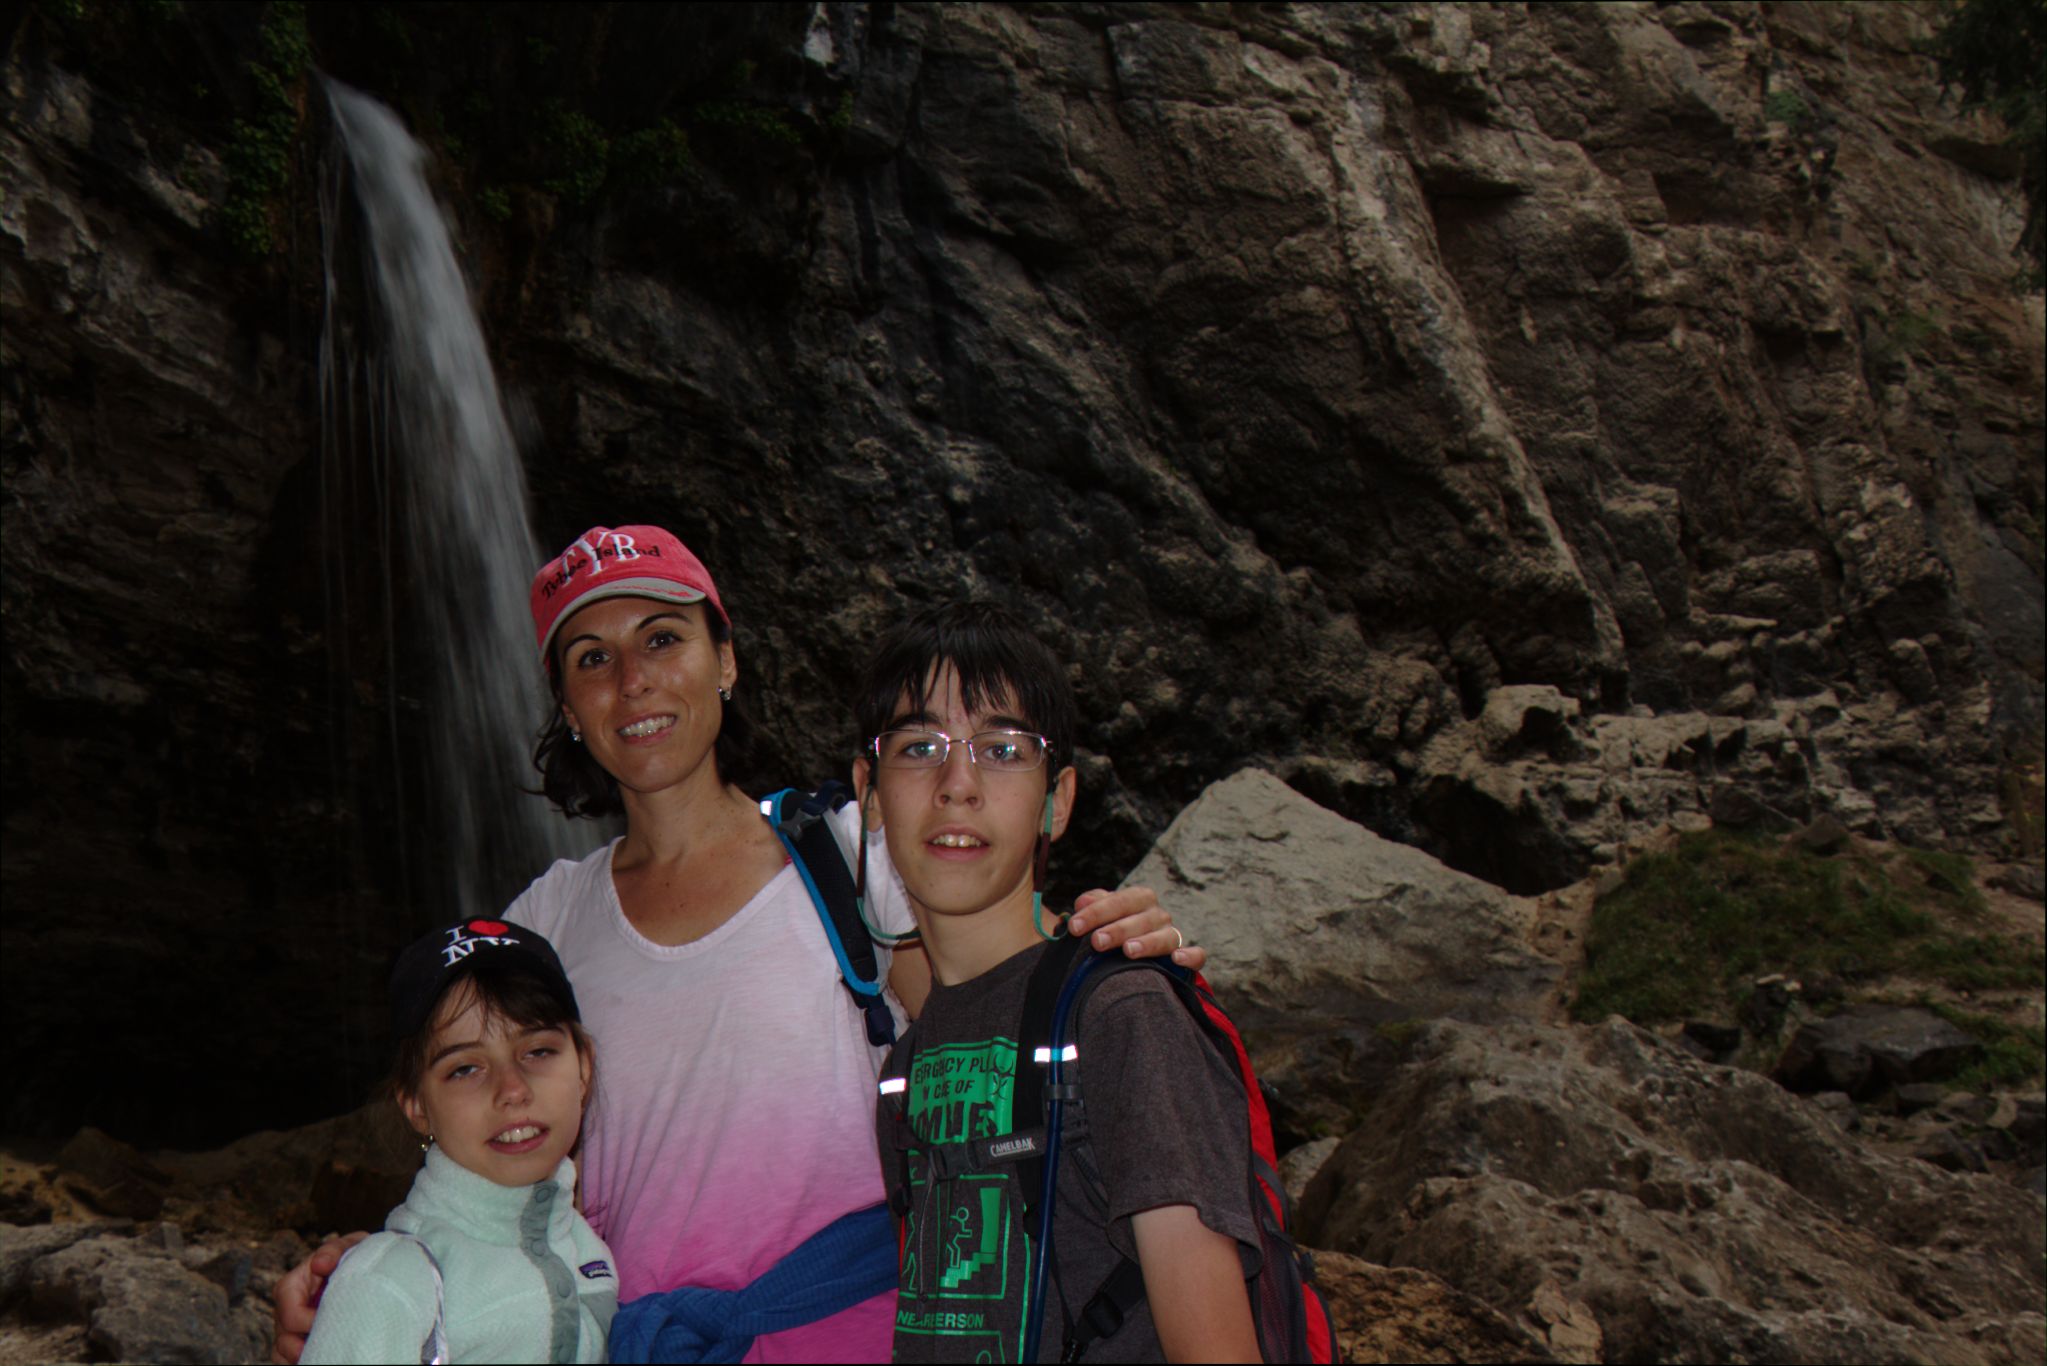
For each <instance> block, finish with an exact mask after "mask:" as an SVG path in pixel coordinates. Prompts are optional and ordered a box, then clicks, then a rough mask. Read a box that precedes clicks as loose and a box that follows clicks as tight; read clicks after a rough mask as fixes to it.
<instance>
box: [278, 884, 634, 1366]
mask: <svg viewBox="0 0 2047 1366" xmlns="http://www.w3.org/2000/svg"><path fill="white" fill-rule="evenodd" d="M391 1010H392V1024H393V1032H394V1033H395V1034H396V1035H397V1036H398V1039H399V1044H398V1061H397V1065H396V1067H395V1068H394V1069H393V1081H392V1090H393V1093H394V1095H395V1097H396V1099H397V1102H398V1106H399V1108H400V1109H401V1110H403V1111H404V1113H405V1118H406V1119H407V1120H408V1121H409V1122H410V1123H411V1125H412V1127H413V1128H414V1129H416V1130H418V1131H419V1133H420V1134H421V1135H422V1136H423V1140H424V1141H423V1142H422V1144H421V1146H422V1147H423V1148H425V1150H426V1165H425V1166H424V1167H422V1168H421V1169H420V1173H419V1176H418V1178H417V1179H415V1180H414V1181H413V1183H412V1191H411V1193H410V1194H409V1195H407V1196H406V1198H405V1203H404V1204H402V1205H400V1206H399V1207H398V1208H397V1209H395V1210H393V1211H391V1217H390V1218H389V1219H387V1220H385V1221H384V1228H385V1231H384V1232H383V1233H378V1234H373V1235H372V1236H370V1237H369V1238H368V1239H366V1240H364V1241H363V1242H362V1243H361V1244H360V1245H359V1246H357V1247H356V1248H355V1249H354V1250H352V1251H351V1252H350V1253H349V1254H348V1255H347V1256H346V1257H344V1258H343V1259H342V1262H341V1265H340V1267H339V1268H338V1269H337V1270H336V1271H335V1273H334V1276H333V1278H332V1280H330V1281H329V1282H328V1284H327V1289H326V1293H325V1295H324V1296H323V1297H322V1298H321V1301H320V1314H319V1319H318V1321H317V1322H316V1323H315V1324H314V1326H313V1333H312V1336H311V1337H310V1338H309V1339H308V1340H307V1342H306V1350H305V1354H304V1356H302V1357H301V1358H300V1360H301V1361H304V1362H358V1361H360V1362H442V1361H452V1362H468V1361H548V1362H570V1361H578V1362H580V1361H603V1360H604V1341H605V1335H606V1332H607V1331H608V1330H609V1328H610V1326H611V1317H612V1314H613V1313H614V1312H615V1311H616V1310H617V1308H618V1278H617V1275H616V1273H615V1272H614V1270H613V1268H612V1265H611V1253H610V1251H609V1249H607V1248H606V1247H605V1246H604V1243H603V1240H601V1239H600V1238H598V1236H597V1235H596V1233H594V1232H593V1231H592V1230H591V1228H590V1226H589V1225H588V1224H587V1223H585V1222H584V1221H583V1216H582V1215H580V1214H578V1213H577V1212H576V1210H575V1207H574V1205H573V1203H572V1201H573V1196H574V1193H575V1186H576V1168H575V1164H574V1163H572V1162H571V1161H569V1157H568V1153H569V1149H570V1148H572V1147H574V1146H575V1142H576V1135H577V1134H578V1133H579V1132H580V1131H581V1129H582V1124H583V1108H584V1106H585V1104H586V1103H587V1102H588V1101H589V1098H590V1075H591V1055H590V1041H589V1039H588V1038H587V1037H586V1036H585V1035H584V1033H583V1028H582V1024H581V1022H580V1021H581V1015H580V1013H579V1012H578V1011H577V1009H576V997H575V993H574V992H572V991H571V990H570V989H569V981H568V977H567V976H566V975H565V974H564V973H563V971H562V966H561V960H560V959H558V958H557V957H556V956H555V952H554V949H553V947H552V946H551V945H549V944H548V942H547V941H546V940H545V939H543V938H541V937H540V936H539V935H537V934H535V933H534V932H533V931H531V930H529V929H526V928H524V927H523V926H520V925H515V924H512V923H511V922H510V921H506V920H466V921H463V922H462V923H460V924H456V925H450V926H448V927H447V928H445V929H442V930H437V931H435V932H434V933H433V934H430V935H428V936H426V937H425V938H424V939H421V940H420V941H419V942H418V943H416V944H414V945H413V946H412V947H411V948H409V949H407V950H406V951H405V953H404V954H403V956H401V957H400V958H399V960H398V965H397V967H396V968H394V969H393V970H392V973H391Z"/></svg>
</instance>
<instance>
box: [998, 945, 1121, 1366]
mask: <svg viewBox="0 0 2047 1366" xmlns="http://www.w3.org/2000/svg"><path fill="white" fill-rule="evenodd" d="M1103 956H1104V955H1103V954H1101V953H1100V952H1093V953H1089V954H1088V955H1087V957H1085V958H1083V959H1081V960H1080V965H1079V966H1078V967H1076V968H1075V969H1074V970H1073V973H1072V975H1071V976H1069V977H1068V978H1067V979H1066V985H1065V986H1063V987H1061V988H1060V990H1059V999H1058V1001H1057V1002H1056V1003H1055V1004H1054V1005H1053V1007H1052V1036H1051V1038H1050V1039H1049V1040H1048V1041H1047V1042H1048V1044H1049V1045H1050V1046H1049V1048H1048V1049H1047V1051H1048V1052H1049V1053H1050V1054H1051V1057H1050V1060H1049V1061H1048V1062H1047V1063H1046V1064H1045V1067H1046V1072H1045V1095H1046V1096H1047V1097H1048V1100H1047V1103H1046V1106H1045V1184H1044V1187H1043V1189H1042V1190H1041V1191H1040V1193H1039V1195H1038V1206H1039V1208H1038V1250H1037V1255H1036V1256H1035V1257H1034V1258H1032V1261H1033V1263H1034V1265H1033V1266H1032V1268H1031V1281H1030V1291H1029V1293H1028V1294H1027V1295H1026V1296H1025V1297H1024V1339H1023V1355H1022V1356H1021V1357H1019V1358H1018V1360H1020V1361H1027V1362H1028V1361H1036V1360H1037V1359H1038V1340H1039V1337H1040V1335H1041V1332H1042V1330H1043V1328H1044V1324H1045V1273H1046V1269H1047V1268H1048V1267H1049V1266H1050V1265H1051V1260H1052V1259H1051V1252H1052V1205H1053V1195H1054V1193H1055V1190H1056V1188H1057V1185H1058V1180H1059V1121H1060V1117H1061V1114H1062V1112H1063V1111H1064V1108H1065V1104H1066V1103H1065V1101H1064V1100H1062V1099H1061V1098H1060V1094H1059V1093H1060V1087H1061V1083H1063V1082H1064V1081H1065V1079H1066V1059H1065V1057H1064V1054H1065V1051H1066V1017H1067V1015H1068V1014H1069V1013H1071V1011H1072V1009H1073V998H1074V996H1075V995H1076V994H1078V992H1079V990H1080V984H1081V983H1082V982H1084V981H1086V980H1087V975H1088V974H1089V973H1090V972H1093V971H1094V969H1095V964H1097V963H1099V962H1101V961H1102V958H1103ZM1040 999H1042V998H1040ZM1015 1122H1016V1117H1012V1119H1011V1123H1012V1124H1013V1123H1015Z"/></svg>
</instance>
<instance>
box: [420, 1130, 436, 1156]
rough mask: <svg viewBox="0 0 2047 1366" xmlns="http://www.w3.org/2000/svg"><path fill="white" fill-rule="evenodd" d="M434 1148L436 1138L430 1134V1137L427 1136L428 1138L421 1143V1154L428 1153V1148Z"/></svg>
mask: <svg viewBox="0 0 2047 1366" xmlns="http://www.w3.org/2000/svg"><path fill="white" fill-rule="evenodd" d="M433 1146H434V1136H433V1135H432V1134H428V1135H427V1136H426V1137H425V1138H422V1139H421V1140H420V1141H419V1150H420V1151H421V1152H425V1151H426V1150H427V1149H428V1148H431V1147H433Z"/></svg>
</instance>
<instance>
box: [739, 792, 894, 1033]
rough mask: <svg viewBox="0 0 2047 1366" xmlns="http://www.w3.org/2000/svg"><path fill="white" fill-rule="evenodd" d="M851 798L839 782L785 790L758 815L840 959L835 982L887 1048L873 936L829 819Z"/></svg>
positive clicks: (888, 1023)
mask: <svg viewBox="0 0 2047 1366" xmlns="http://www.w3.org/2000/svg"><path fill="white" fill-rule="evenodd" d="M851 799H852V794H851V793H850V792H848V791H847V790H846V785H845V784H844V783H840V782H837V781H833V782H828V783H826V784H825V785H824V786H822V787H820V788H818V790H817V791H815V792H803V791H801V790H799V789H797V788H793V787H786V788H783V789H782V790H781V791H780V792H777V793H775V794H774V795H773V796H772V797H769V798H767V799H766V800H765V801H763V802H762V803H761V814H762V815H763V816H765V817H767V820H768V824H769V825H771V826H772V827H774V831H775V834H776V835H777V836H778V837H779V838H780V839H781V841H782V847H783V848H784V849H785V850H787V851H788V854H789V860H790V862H792V863H794V864H795V865H796V873H797V876H798V877H800V878H802V879H803V885H804V888H805V889H806V890H807V891H808V892H809V893H810V900H811V904H812V905H813V906H815V907H816V908H817V914H818V919H819V920H821V921H822V922H823V923H824V928H825V934H826V936H827V937H828V938H829V939H830V940H831V945H832V956H833V957H834V958H836V959H837V960H838V964H839V981H840V982H841V983H842V984H843V985H844V986H845V988H846V991H847V993H848V994H849V995H851V996H852V998H853V1004H855V1005H857V1006H859V1007H860V1010H861V1013H862V1014H863V1015H864V1016H865V1017H866V1020H867V1041H868V1042H869V1043H871V1044H873V1045H874V1046H875V1047H876V1048H886V1047H888V1045H890V1044H892V1043H894V1042H895V1041H896V1021H895V1016H894V1015H892V1014H891V1013H890V1012H889V1008H888V1000H887V998H886V997H884V996H883V995H882V987H883V985H884V983H883V981H882V979H881V968H880V963H879V960H878V959H877V957H876V956H875V952H874V936H872V935H870V934H869V933H868V932H867V924H866V922H865V921H863V920H862V919H861V918H860V904H859V901H858V899H857V894H856V893H855V891H854V888H853V871H852V869H850V868H848V867H847V866H846V853H845V850H843V849H841V848H840V847H839V839H838V836H836V835H834V834H833V833H832V826H831V821H830V820H829V819H827V818H828V817H829V816H830V815H831V814H832V812H834V811H836V810H838V809H839V808H840V807H842V806H844V805H845V804H846V803H847V802H848V801H850V800H851Z"/></svg>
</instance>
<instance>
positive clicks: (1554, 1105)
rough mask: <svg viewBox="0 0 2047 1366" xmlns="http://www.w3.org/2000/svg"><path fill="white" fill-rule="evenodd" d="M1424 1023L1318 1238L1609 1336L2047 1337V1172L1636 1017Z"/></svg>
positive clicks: (1960, 1350)
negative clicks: (2027, 1188)
mask: <svg viewBox="0 0 2047 1366" xmlns="http://www.w3.org/2000/svg"><path fill="white" fill-rule="evenodd" d="M1410 1047H1411V1050H1412V1052H1411V1058H1410V1060H1409V1061H1408V1062H1407V1063H1406V1064H1405V1065H1404V1066H1403V1067H1402V1068H1401V1069H1400V1070H1399V1071H1398V1072H1397V1073H1396V1074H1395V1076H1394V1078H1393V1080H1392V1082H1391V1084H1390V1085H1389V1086H1388V1087H1387V1088H1386V1089H1385V1091H1384V1092H1383V1093H1382V1094H1380V1095H1379V1096H1377V1097H1376V1098H1375V1099H1374V1101H1373V1103H1372V1105H1371V1109H1370V1113H1369V1122H1368V1123H1367V1125H1366V1126H1365V1127H1363V1128H1361V1129H1360V1130H1358V1131H1357V1132H1356V1133H1354V1134H1352V1136H1351V1137H1350V1138H1349V1139H1347V1140H1346V1141H1345V1143H1344V1145H1343V1146H1342V1147H1341V1148H1340V1149H1339V1150H1338V1151H1337V1153H1336V1155H1335V1156H1334V1157H1332V1158H1331V1159H1330V1160H1329V1162H1328V1163H1327V1164H1326V1165H1325V1166H1324V1167H1323V1169H1322V1170H1321V1171H1320V1172H1319V1173H1318V1174H1317V1176H1316V1177H1315V1179H1314V1180H1313V1181H1312V1182H1310V1183H1309V1187H1308V1189H1307V1191H1306V1193H1305V1194H1304V1196H1303V1200H1302V1208H1301V1219H1300V1232H1301V1235H1302V1237H1303V1238H1304V1239H1305V1240H1307V1241H1308V1242H1310V1243H1312V1244H1314V1245H1316V1246H1319V1247H1329V1248H1334V1249H1338V1250H1342V1251H1348V1252H1352V1253H1355V1254H1356V1255H1358V1256H1361V1257H1364V1258H1366V1259H1368V1260H1370V1261H1372V1262H1377V1263H1383V1264H1386V1265H1393V1266H1411V1267H1417V1268H1420V1269H1422V1270H1426V1271H1431V1272H1434V1273H1435V1274H1437V1275H1439V1276H1441V1277H1443V1278H1444V1279H1445V1280H1447V1281H1448V1282H1450V1284H1452V1285H1454V1286H1456V1287H1457V1288H1458V1289H1459V1290H1462V1291H1464V1292H1466V1293H1467V1294H1471V1295H1475V1296H1477V1297H1478V1298H1479V1299H1481V1300H1484V1301H1485V1302H1487V1303H1488V1304H1491V1305H1492V1306H1493V1307H1494V1308H1496V1309H1498V1310H1500V1311H1501V1312H1502V1313H1503V1314H1506V1315H1508V1316H1509V1317H1520V1318H1527V1317H1530V1316H1532V1315H1533V1314H1534V1313H1535V1312H1536V1307H1537V1305H1538V1303H1539V1301H1542V1300H1545V1299H1547V1300H1548V1301H1550V1302H1552V1303H1555V1302H1556V1301H1558V1300H1559V1299H1560V1300H1561V1302H1562V1303H1564V1304H1565V1305H1567V1306H1568V1305H1571V1304H1580V1305H1583V1306H1585V1308H1586V1309H1587V1310H1588V1311H1589V1313H1590V1314H1591V1315H1592V1317H1593V1318H1594V1320H1595V1321H1596V1327H1597V1329H1598V1333H1599V1336H1600V1338H1601V1339H1602V1340H1603V1353H1604V1357H1605V1359H1606V1360H1610V1361H1652V1360H1653V1361H1671V1360H1683V1361H1733V1360H1749V1361H1800V1360H1811V1361H1896V1360H1928V1361H2011V1362H2021V1361H2023V1362H2028V1363H2037V1362H2038V1361H2039V1360H2040V1359H2041V1355H2042V1352H2043V1350H2047V1320H2043V1318H2042V1315H2041V1312H2040V1306H2041V1295H2042V1289H2043V1278H2042V1272H2041V1253H2042V1215H2043V1208H2042V1204H2041V1201H2040V1200H2039V1198H2038V1197H2036V1196H2033V1195H2031V1194H2027V1193H2022V1192H2017V1191H2015V1190H2014V1189H2013V1188H2012V1187H2011V1186H2010V1185H2008V1184H2005V1183H2001V1182H1998V1181H1995V1180H1993V1179H1991V1178H1988V1177H1976V1176H1962V1175H1954V1174H1951V1173H1948V1172H1943V1171H1939V1170H1937V1169H1935V1168H1933V1167H1931V1166H1929V1165H1928V1164H1926V1163H1923V1162H1915V1161H1912V1160H1909V1159H1904V1158H1894V1157H1889V1156H1885V1155H1882V1154H1879V1153H1876V1152H1873V1151H1869V1150H1866V1149H1864V1148H1863V1147H1862V1146H1860V1145H1859V1144H1858V1143H1857V1142H1856V1141H1855V1140H1854V1139H1852V1138H1851V1137H1849V1136H1847V1135H1845V1134H1843V1133H1842V1132H1841V1131H1840V1130H1839V1129H1838V1128H1837V1127H1836V1126H1835V1125H1834V1123H1833V1122H1832V1121H1830V1120H1829V1119H1828V1118H1827V1117H1826V1116H1825V1115H1824V1114H1823V1113H1822V1112H1821V1111H1820V1110H1819V1109H1818V1108H1817V1107H1815V1106H1813V1105H1811V1104H1810V1103H1808V1102H1806V1101H1804V1100H1801V1099H1799V1098H1798V1097H1796V1096H1794V1095H1792V1094H1790V1093H1789V1092H1786V1091H1784V1090H1783V1089H1782V1088H1780V1087H1778V1086H1776V1085H1775V1084H1773V1083H1771V1082H1769V1081H1767V1080H1765V1079H1763V1078H1761V1077H1758V1076H1755V1075H1753V1074H1750V1073H1746V1072H1741V1071H1737V1070H1734V1069H1730V1068H1723V1067H1713V1066H1710V1065H1707V1064H1705V1063H1702V1062H1700V1061H1698V1060H1697V1059H1695V1058H1693V1057H1691V1056H1690V1055H1689V1054H1687V1053H1685V1052H1683V1051H1682V1050H1680V1049H1679V1048H1677V1047H1676V1046H1675V1045H1672V1044H1670V1043H1668V1042H1666V1041H1664V1040H1662V1039H1659V1038H1658V1037H1656V1036H1655V1035H1652V1034H1650V1033H1648V1032H1646V1031H1644V1030H1641V1029H1639V1028H1637V1027H1635V1026H1633V1025H1630V1024H1628V1023H1626V1022H1625V1021H1622V1020H1619V1019H1613V1020H1609V1021H1608V1022H1607V1023H1605V1024H1604V1025H1600V1026H1597V1027H1571V1028H1564V1027H1546V1026H1539V1025H1532V1024H1506V1025H1496V1026H1491V1027H1479V1026H1473V1025H1469V1024H1464V1023H1459V1022H1454V1021H1439V1022H1436V1023H1432V1024H1429V1025H1427V1026H1423V1027H1421V1028H1420V1029H1419V1030H1418V1031H1417V1033H1416V1035H1415V1037H1414V1038H1413V1039H1412V1041H1411V1044H1410ZM1567 1318H1568V1316H1566V1320H1565V1321H1567Z"/></svg>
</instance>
